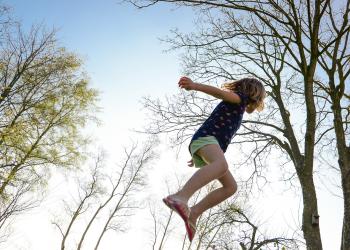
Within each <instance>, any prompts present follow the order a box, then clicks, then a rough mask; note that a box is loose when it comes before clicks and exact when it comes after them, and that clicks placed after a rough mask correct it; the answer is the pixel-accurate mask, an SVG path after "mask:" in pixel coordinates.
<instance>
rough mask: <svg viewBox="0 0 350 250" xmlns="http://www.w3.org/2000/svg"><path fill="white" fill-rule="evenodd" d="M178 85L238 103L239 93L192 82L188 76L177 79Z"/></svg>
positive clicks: (239, 100)
mask: <svg viewBox="0 0 350 250" xmlns="http://www.w3.org/2000/svg"><path fill="white" fill-rule="evenodd" d="M179 87H180V88H183V89H186V90H196V91H201V92H203V93H206V94H208V95H211V96H214V97H215V98H218V99H221V100H223V101H226V102H232V103H240V102H241V98H240V97H239V95H237V94H236V93H234V92H232V91H225V90H222V89H219V88H216V87H213V86H209V85H205V84H201V83H194V82H193V81H192V80H191V79H190V78H188V77H181V78H180V81H179Z"/></svg>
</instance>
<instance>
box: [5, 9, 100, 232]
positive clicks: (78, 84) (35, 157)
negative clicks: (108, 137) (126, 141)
mask: <svg viewBox="0 0 350 250" xmlns="http://www.w3.org/2000/svg"><path fill="white" fill-rule="evenodd" d="M4 15H5V14H4ZM1 17H3V16H1ZM4 18H5V17H4ZM0 31H1V36H0V230H1V231H2V232H3V230H4V229H5V228H6V227H7V226H8V224H9V223H10V220H9V219H10V218H12V217H13V216H14V215H17V214H21V213H22V212H23V211H24V210H26V209H29V208H31V207H32V206H33V205H35V204H36V201H37V200H35V198H34V196H35V195H36V194H41V193H42V192H43V190H44V187H45V185H46V183H47V181H48V180H49V177H50V170H51V169H52V168H56V167H57V168H61V169H75V168H77V166H78V162H79V161H80V160H82V159H83V146H84V145H85V144H86V143H87V138H85V136H84V135H83V133H82V128H83V127H84V126H85V125H86V124H87V122H88V121H89V120H96V118H95V117H94V113H95V111H97V107H96V101H97V91H96V90H94V89H92V88H91V87H89V83H88V82H89V81H88V78H87V77H86V75H85V73H84V72H83V71H82V61H81V60H80V59H79V58H78V56H77V55H76V54H74V53H71V52H69V51H67V50H66V49H65V48H64V47H60V46H59V45H58V43H57V41H56V38H55V31H50V32H47V31H45V30H44V28H43V27H40V26H39V27H32V28H31V30H30V31H28V32H25V31H23V29H22V27H21V25H20V24H18V23H17V22H4V23H1V22H0ZM30 194H34V196H33V197H30V196H29V195H30Z"/></svg>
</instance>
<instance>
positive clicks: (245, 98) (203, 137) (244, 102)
mask: <svg viewBox="0 0 350 250" xmlns="http://www.w3.org/2000/svg"><path fill="white" fill-rule="evenodd" d="M179 87H180V88H184V89H186V90H196V91H201V92H204V93H206V94H208V95H211V96H214V97H216V98H218V99H221V100H222V101H221V102H220V103H219V104H218V105H217V106H216V108H215V109H214V111H213V112H212V114H211V115H210V116H209V117H208V119H207V120H206V121H205V122H204V123H203V125H202V126H201V127H200V128H199V129H198V130H197V132H196V133H195V134H194V135H193V137H192V140H191V142H190V146H189V150H190V153H191V155H192V159H191V160H190V161H189V166H190V167H192V166H193V165H195V166H196V167H198V168H200V169H199V170H198V171H197V172H196V173H194V174H193V176H192V177H191V178H190V179H189V180H188V181H187V183H186V184H185V185H184V186H183V188H182V189H181V190H179V191H178V192H177V193H175V194H172V195H169V196H168V197H166V198H164V199H163V201H164V203H165V204H166V205H167V206H168V207H169V208H171V209H172V210H174V211H175V212H177V213H178V214H179V215H180V216H181V218H182V219H183V220H184V222H185V226H186V231H187V234H188V238H189V240H190V241H192V239H193V237H194V235H195V231H196V221H197V218H198V217H199V216H200V215H201V214H202V213H203V212H204V211H206V210H207V209H209V208H211V207H213V206H215V205H217V204H219V203H220V202H222V201H224V200H225V199H227V198H229V197H230V196H232V195H233V194H234V193H235V192H236V190H237V183H236V181H235V179H234V178H233V176H232V174H231V173H230V171H229V169H228V164H227V162H226V159H225V156H224V152H226V149H227V147H228V145H229V144H230V142H231V139H232V137H233V136H234V134H235V133H236V131H237V130H238V128H239V127H240V125H241V122H242V117H243V113H244V112H245V111H246V112H247V113H252V112H253V111H254V110H258V111H261V110H263V108H264V103H263V101H264V98H265V96H266V92H265V89H264V86H263V85H262V84H261V82H260V81H258V80H256V79H254V78H243V79H241V80H238V81H234V82H230V83H226V84H224V85H223V89H219V88H216V87H212V86H209V85H205V84H199V83H194V82H193V81H192V80H191V79H190V78H188V77H182V78H180V81H179ZM215 179H218V180H219V181H220V182H221V184H222V187H221V188H218V189H216V190H214V191H212V192H211V193H209V194H208V195H207V196H206V197H204V199H203V200H201V201H200V202H199V203H197V204H195V205H194V206H192V207H191V208H189V207H188V205H187V202H188V200H189V199H190V197H191V196H192V195H193V194H194V193H195V192H196V191H197V190H199V189H200V188H202V187H203V186H205V185H206V184H208V183H209V182H211V181H213V180H215Z"/></svg>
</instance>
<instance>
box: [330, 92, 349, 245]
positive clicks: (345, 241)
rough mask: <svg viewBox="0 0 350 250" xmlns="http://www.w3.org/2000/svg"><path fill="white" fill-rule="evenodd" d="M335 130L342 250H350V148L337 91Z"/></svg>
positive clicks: (334, 106) (335, 94) (334, 105)
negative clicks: (340, 199) (341, 191)
mask: <svg viewBox="0 0 350 250" xmlns="http://www.w3.org/2000/svg"><path fill="white" fill-rule="evenodd" d="M332 94H333V95H332V99H333V100H332V101H333V106H332V109H333V115H334V120H333V124H334V129H335V136H336V139H337V150H338V157H339V159H338V164H339V168H340V173H341V180H342V189H343V198H344V215H343V231H342V241H341V250H349V249H350V181H349V178H350V147H347V145H346V139H345V131H344V127H343V120H342V115H341V105H340V98H339V97H338V94H337V92H336V91H335V89H333V91H332Z"/></svg>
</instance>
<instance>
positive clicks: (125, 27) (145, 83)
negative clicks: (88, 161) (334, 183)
mask: <svg viewBox="0 0 350 250" xmlns="http://www.w3.org/2000/svg"><path fill="white" fill-rule="evenodd" d="M2 2H3V3H6V4H8V5H9V6H11V7H12V12H13V14H14V16H15V17H16V18H17V19H19V20H21V21H22V23H23V24H24V25H25V27H26V28H28V27H30V26H31V25H32V24H38V23H43V24H44V25H45V26H46V27H47V28H52V27H55V28H57V29H58V33H57V34H58V39H59V43H60V44H61V45H63V46H65V47H67V48H68V49H69V50H70V51H75V52H76V53H78V54H79V55H80V56H81V57H82V58H83V59H84V61H85V70H86V72H87V73H88V75H89V76H90V77H91V82H92V85H93V87H95V88H97V89H98V90H100V91H101V95H100V98H101V101H100V106H101V107H102V108H103V113H101V115H100V117H101V120H102V121H103V124H104V125H103V126H102V127H100V128H98V129H97V130H96V131H95V132H96V133H95V136H96V138H97V139H98V142H97V143H98V144H101V145H103V146H104V147H105V148H107V149H108V152H109V154H110V155H113V152H114V151H118V148H120V147H121V146H122V145H123V144H125V145H126V144H127V143H128V141H129V140H130V139H133V140H134V139H135V134H134V133H132V132H131V131H130V130H131V129H133V128H137V127H138V126H139V125H140V124H141V125H142V124H143V122H144V121H143V119H144V116H143V115H142V111H140V109H141V105H140V103H139V101H140V99H141V97H142V96H145V95H151V96H153V97H162V96H164V95H165V94H171V93H175V92H176V91H177V80H178V78H179V76H180V75H181V67H180V60H179V55H178V54H177V53H174V52H172V53H163V50H165V49H167V48H168V47H167V45H166V44H164V43H161V42H160V41H159V38H164V37H165V36H166V35H169V34H170V32H169V31H170V29H172V28H178V29H179V30H180V31H183V32H189V31H191V30H193V20H194V18H195V15H194V13H193V11H192V10H191V9H189V8H175V7H174V6H171V7H170V6H168V5H163V4H159V5H155V6H153V7H151V8H146V9H142V10H137V9H136V8H135V7H133V6H132V5H130V4H125V3H124V4H119V3H118V1H116V0H113V1H112V0H104V1H96V0H61V1H49V0H30V1H29V0H11V1H10V0H7V1H2ZM166 157H168V159H167V160H168V161H169V158H170V159H171V160H173V161H176V159H175V156H174V154H171V153H169V152H168V153H166ZM181 160H182V159H180V160H179V161H181ZM160 164H164V162H163V163H160ZM160 164H159V165H157V166H155V168H160ZM181 164H184V162H183V161H182V162H181ZM155 179H157V178H153V179H152V181H153V180H155ZM59 183H60V182H58V184H57V187H58V188H57V190H59V189H60V188H59ZM321 189H324V188H322V187H321ZM57 190H56V191H57ZM57 192H58V191H57ZM325 193H327V192H325ZM289 198H290V199H289ZM273 199H274V200H273V204H271V200H262V201H261V205H262V206H266V209H265V210H269V209H270V213H273V212H276V211H277V210H278V209H279V208H277V207H276V206H275V204H280V207H281V209H285V214H282V213H281V214H280V217H279V218H282V220H283V222H282V223H283V224H284V223H285V221H286V220H287V218H286V217H288V216H290V214H291V213H292V211H291V209H292V207H298V204H288V202H297V203H298V202H300V200H299V199H295V197H294V199H292V198H291V197H289V196H288V195H285V196H284V197H279V198H276V197H274V198H273ZM45 204H46V205H47V204H50V203H47V202H46V203H45ZM327 204H333V205H334V204H337V205H336V206H335V207H339V204H341V203H340V202H339V201H338V200H337V199H336V198H334V197H332V196H330V195H329V194H328V196H321V198H320V202H319V205H320V206H322V208H321V212H322V213H321V218H322V215H323V214H324V215H326V214H332V213H335V212H336V211H337V210H336V209H334V207H333V206H330V205H327ZM338 213H339V210H338ZM45 216H49V214H45ZM270 216H272V214H271V215H270ZM39 217H43V216H42V214H40V212H39V211H36V213H34V214H31V218H25V219H23V220H22V222H23V223H24V224H25V226H24V227H23V225H21V224H19V226H18V228H20V229H19V230H20V232H19V233H17V235H16V239H17V240H16V242H13V243H12V244H11V245H10V246H9V247H10V248H9V249H33V250H34V249H35V250H44V249H45V250H48V249H58V244H57V241H56V242H55V240H53V238H52V236H50V235H45V232H52V231H50V230H51V229H48V228H47V227H48V226H50V225H49V222H43V221H41V222H40V221H39V220H38V218H39ZM324 217H326V216H324ZM283 218H284V219H283ZM335 218H336V219H332V218H331V219H328V221H323V223H324V224H323V225H322V224H321V229H322V230H324V233H323V240H324V244H325V248H324V249H326V250H333V249H336V248H338V246H339V243H338V242H337V243H335V241H339V228H340V227H339V216H338V217H335ZM294 219H295V220H297V219H299V218H294ZM31 223H36V225H39V226H38V227H37V230H38V231H37V233H34V232H33V231H31V232H29V231H26V230H28V228H31V227H32V225H31ZM322 226H323V227H322ZM274 228H279V226H278V223H277V224H276V226H275V227H274ZM327 228H328V230H329V228H335V229H334V230H332V232H329V231H327ZM334 232H335V233H334ZM56 233H57V232H56ZM332 233H333V234H332ZM326 234H327V236H326ZM55 236H57V237H56V238H58V234H57V235H55ZM121 237H123V238H122V239H125V241H128V240H130V239H133V237H134V235H132V234H127V235H126V236H121ZM141 243H142V241H139V242H135V241H134V242H133V244H134V245H132V246H130V245H129V246H130V248H128V249H133V250H138V249H141V248H140V245H137V244H141ZM119 244H121V245H123V244H126V243H125V242H124V243H123V242H120V241H119ZM142 244H144V243H142ZM119 246H120V245H119ZM332 246H336V247H335V248H332ZM105 249H116V248H105ZM120 249H122V248H120Z"/></svg>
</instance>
